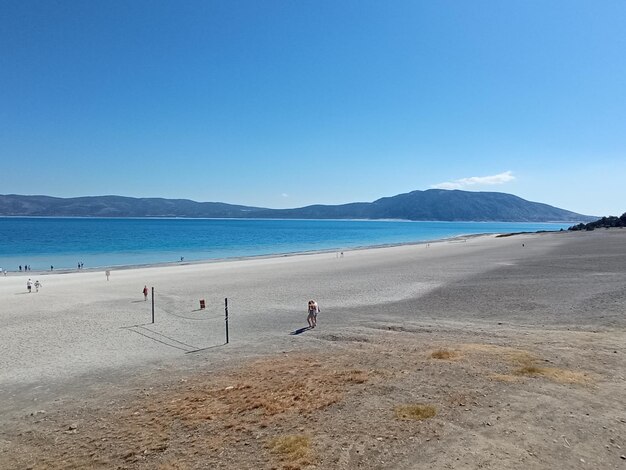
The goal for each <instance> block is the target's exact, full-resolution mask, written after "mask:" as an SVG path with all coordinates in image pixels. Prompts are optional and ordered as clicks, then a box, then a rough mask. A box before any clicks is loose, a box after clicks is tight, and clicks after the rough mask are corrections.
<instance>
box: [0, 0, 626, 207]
mask: <svg viewBox="0 0 626 470" xmlns="http://www.w3.org/2000/svg"><path fill="white" fill-rule="evenodd" d="M625 177H626V1H624V0H615V1H603V0H584V1H576V0H562V1H561V0H549V1H546V0H535V1H533V0H515V1H513V0H512V1H507V0H493V1H481V0H473V1H465V0H455V1H445V0H436V1H433V0H428V1H426V0H423V1H420V0H406V1H403V0H393V1H383V0H380V1H369V0H353V1H342V0H328V1H325V0H302V1H295V0H281V1H273V0H250V1H239V0H222V1H214V0H201V1H178V0H177V1H159V0H148V1H138V0H123V1H111V0H106V1H84V0H80V1H72V0H65V1H58V0H41V1H32V0H2V1H0V193H1V194H46V195H51V196H60V197H73V196H84V195H105V194H116V195H123V196H133V197H166V198H184V199H193V200H197V201H220V202H228V203H233V204H245V205H254V206H263V207H273V208H284V207H300V206H304V205H308V204H314V203H323V204H340V203H346V202H354V201H373V200H375V199H378V198H380V197H384V196H393V195H395V194H399V193H404V192H408V191H412V190H416V189H419V190H425V189H429V188H433V187H443V188H459V189H466V190H471V191H499V192H506V193H511V194H515V195H517V196H520V197H523V198H525V199H528V200H531V201H538V202H544V203H547V204H551V205H554V206H557V207H560V208H563V209H568V210H573V211H575V212H580V213H584V214H591V215H619V214H621V213H623V212H625V211H626V178H625Z"/></svg>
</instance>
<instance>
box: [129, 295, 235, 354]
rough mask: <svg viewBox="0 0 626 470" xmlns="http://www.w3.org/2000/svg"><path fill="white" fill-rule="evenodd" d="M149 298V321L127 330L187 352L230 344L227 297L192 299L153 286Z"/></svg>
mask: <svg viewBox="0 0 626 470" xmlns="http://www.w3.org/2000/svg"><path fill="white" fill-rule="evenodd" d="M148 300H149V301H150V318H149V319H148V320H149V321H147V322H146V323H141V324H138V325H132V326H129V327H126V328H127V329H130V330H132V331H134V332H135V333H137V334H139V335H141V336H144V337H146V338H149V339H151V340H152V341H155V342H157V343H160V344H163V345H166V346H169V347H171V348H175V349H179V350H181V351H183V352H185V353H192V352H198V351H202V350H205V349H209V348H214V347H217V346H223V345H225V344H228V342H229V331H228V315H229V312H228V298H224V299H216V298H202V299H194V300H192V299H190V298H189V296H183V295H181V294H177V293H172V292H160V291H159V289H155V288H154V287H152V288H151V290H150V292H149V298H148Z"/></svg>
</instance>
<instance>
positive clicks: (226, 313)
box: [224, 297, 228, 344]
mask: <svg viewBox="0 0 626 470" xmlns="http://www.w3.org/2000/svg"><path fill="white" fill-rule="evenodd" d="M224 319H225V320H226V344H228V297H226V298H225V299H224Z"/></svg>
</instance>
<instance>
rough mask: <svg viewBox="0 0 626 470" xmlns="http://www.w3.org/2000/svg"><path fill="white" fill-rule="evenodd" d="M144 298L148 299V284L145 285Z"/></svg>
mask: <svg viewBox="0 0 626 470" xmlns="http://www.w3.org/2000/svg"><path fill="white" fill-rule="evenodd" d="M143 300H144V301H146V300H148V286H143Z"/></svg>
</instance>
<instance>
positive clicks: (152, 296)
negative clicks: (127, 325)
mask: <svg viewBox="0 0 626 470" xmlns="http://www.w3.org/2000/svg"><path fill="white" fill-rule="evenodd" d="M152 323H154V287H153V288H152Z"/></svg>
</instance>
